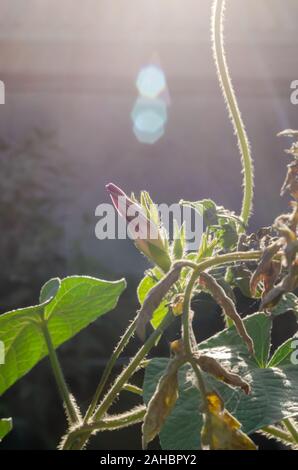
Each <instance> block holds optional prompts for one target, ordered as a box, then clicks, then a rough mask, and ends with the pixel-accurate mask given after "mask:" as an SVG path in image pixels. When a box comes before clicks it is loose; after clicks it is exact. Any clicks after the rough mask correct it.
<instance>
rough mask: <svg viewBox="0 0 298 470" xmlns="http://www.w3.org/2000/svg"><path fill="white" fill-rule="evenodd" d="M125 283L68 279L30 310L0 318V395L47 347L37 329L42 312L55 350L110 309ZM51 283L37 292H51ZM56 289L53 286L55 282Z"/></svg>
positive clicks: (81, 278) (30, 366)
mask: <svg viewBox="0 0 298 470" xmlns="http://www.w3.org/2000/svg"><path fill="white" fill-rule="evenodd" d="M125 286H126V283H125V280H123V279H122V280H120V281H116V282H108V281H103V280H100V279H96V278H92V277H88V276H71V277H67V278H65V279H63V280H62V281H61V285H60V289H59V290H58V291H57V290H56V295H55V297H54V298H53V297H50V298H49V299H48V301H47V302H45V303H43V304H40V305H36V306H34V307H28V308H22V309H18V310H13V311H11V312H8V313H5V314H4V315H1V316H0V341H3V342H4V345H5V363H4V364H3V365H0V395H1V394H2V393H4V392H5V391H6V390H7V389H8V388H9V387H10V386H11V385H13V384H14V383H15V382H16V381H17V380H18V379H20V378H21V377H22V376H23V375H25V374H26V373H27V372H29V370H30V369H32V367H33V366H35V365H36V364H37V363H38V362H39V361H40V360H41V359H42V358H43V357H44V356H46V355H47V348H46V344H45V341H44V338H43V334H42V332H41V330H40V321H41V316H42V314H43V313H44V316H45V319H46V321H47V323H48V328H49V331H50V334H51V337H52V341H53V344H54V346H55V347H58V346H59V345H60V344H62V343H64V342H65V341H67V340H68V339H70V338H72V337H73V336H74V335H76V334H77V333H78V332H79V331H80V330H82V329H83V328H85V327H86V326H88V325H89V324H90V323H92V322H93V321H95V320H96V319H97V318H98V317H100V316H101V315H103V314H104V313H106V312H108V311H110V310H112V309H113V308H114V307H115V306H116V304H117V301H118V298H119V296H120V294H121V293H122V292H123V290H124V289H125ZM53 287H54V282H50V284H49V283H48V285H47V284H46V285H45V286H44V288H43V289H42V291H41V298H46V297H49V292H51V293H53V292H54V290H53ZM56 287H57V283H56Z"/></svg>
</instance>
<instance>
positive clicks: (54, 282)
mask: <svg viewBox="0 0 298 470" xmlns="http://www.w3.org/2000/svg"><path fill="white" fill-rule="evenodd" d="M60 286H61V279H59V277H55V278H53V279H50V280H49V281H47V282H46V283H45V284H44V285H43V286H42V288H41V290H40V295H39V302H40V303H41V304H42V303H44V302H47V301H48V300H51V299H52V298H53V297H55V295H56V294H57V292H58V290H59V289H60Z"/></svg>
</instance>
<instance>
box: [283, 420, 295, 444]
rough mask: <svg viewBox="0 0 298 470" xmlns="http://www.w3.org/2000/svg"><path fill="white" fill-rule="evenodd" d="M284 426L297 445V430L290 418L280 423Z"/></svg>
mask: <svg viewBox="0 0 298 470" xmlns="http://www.w3.org/2000/svg"><path fill="white" fill-rule="evenodd" d="M282 423H283V424H284V426H285V427H286V428H287V430H288V431H289V433H290V434H291V436H292V437H293V439H294V441H295V443H296V444H298V430H297V428H296V423H295V421H294V420H293V419H291V418H286V419H284V420H283V421H282Z"/></svg>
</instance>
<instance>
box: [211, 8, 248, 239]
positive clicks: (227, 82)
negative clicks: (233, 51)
mask: <svg viewBox="0 0 298 470" xmlns="http://www.w3.org/2000/svg"><path fill="white" fill-rule="evenodd" d="M224 10H225V0H215V1H214V5H213V15H212V43H213V52H214V60H215V64H216V68H217V73H218V78H219V82H220V85H221V89H222V93H223V96H224V99H225V102H226V104H227V107H228V111H229V115H230V118H231V121H232V124H233V127H234V131H235V134H236V135H237V139H238V146H239V150H240V154H241V164H242V169H243V200H242V208H241V218H242V220H243V222H244V224H245V225H247V223H248V220H249V217H250V215H251V212H252V205H253V190H254V170H253V161H252V157H251V151H250V145H249V141H248V137H247V134H246V130H245V126H244V124H243V121H242V117H241V113H240V110H239V107H238V104H237V98H236V95H235V92H234V90H233V85H232V81H231V77H230V74H229V68H228V64H227V61H226V56H225V50H224V40H223V32H224ZM240 230H241V231H243V228H240Z"/></svg>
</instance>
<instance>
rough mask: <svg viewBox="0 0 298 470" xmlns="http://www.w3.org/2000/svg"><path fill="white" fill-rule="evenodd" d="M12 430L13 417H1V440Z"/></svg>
mask: <svg viewBox="0 0 298 470" xmlns="http://www.w3.org/2000/svg"><path fill="white" fill-rule="evenodd" d="M11 430H12V419H11V418H3V419H0V442H1V441H2V439H3V438H4V437H5V436H6V435H7V434H8V433H9V432H10V431H11Z"/></svg>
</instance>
